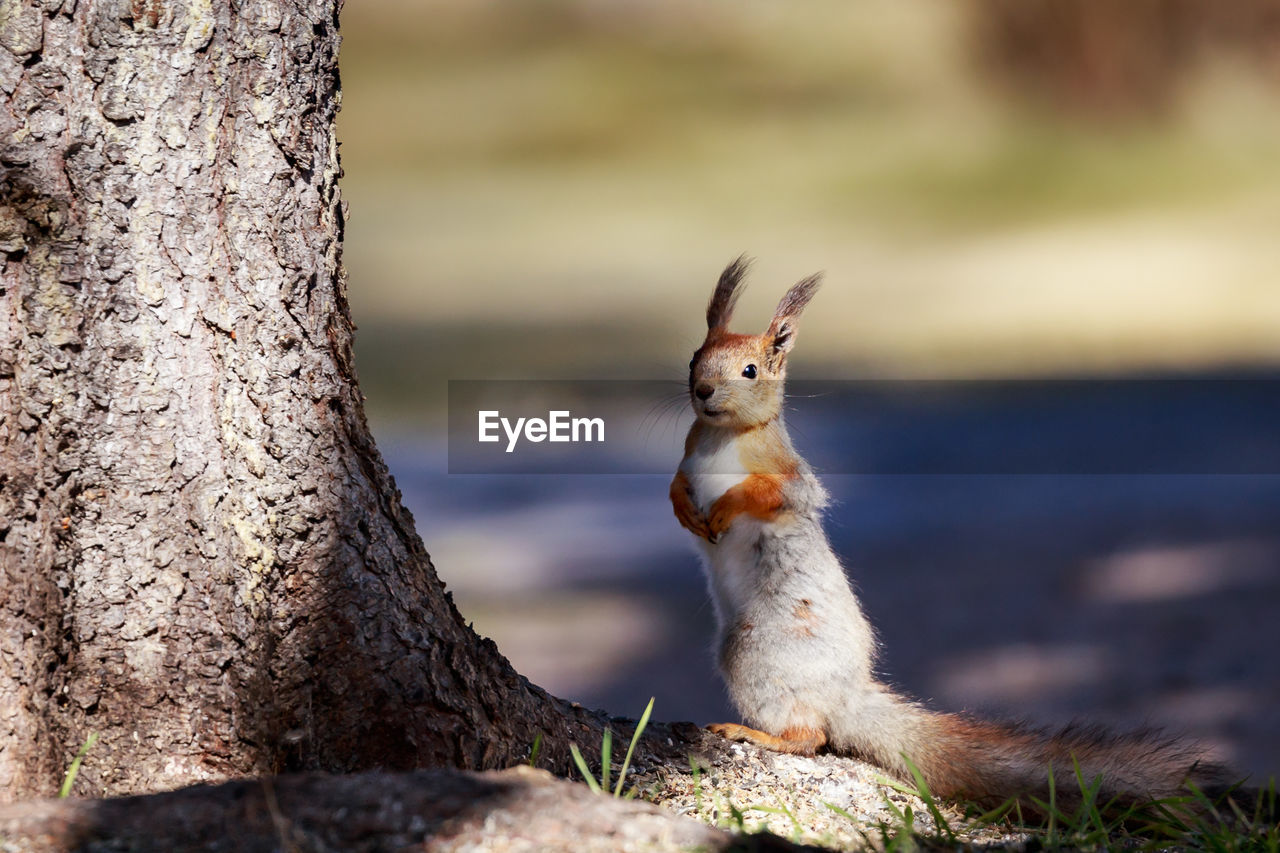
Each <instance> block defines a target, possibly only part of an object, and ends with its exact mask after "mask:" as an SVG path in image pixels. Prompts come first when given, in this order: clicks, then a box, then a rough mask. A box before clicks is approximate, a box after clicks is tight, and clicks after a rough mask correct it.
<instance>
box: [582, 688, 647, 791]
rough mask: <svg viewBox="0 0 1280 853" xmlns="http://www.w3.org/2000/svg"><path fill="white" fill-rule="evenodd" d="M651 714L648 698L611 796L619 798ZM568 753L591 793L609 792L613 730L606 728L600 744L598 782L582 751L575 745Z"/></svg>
mask: <svg viewBox="0 0 1280 853" xmlns="http://www.w3.org/2000/svg"><path fill="white" fill-rule="evenodd" d="M652 714H653V698H652V697H650V699H649V704H648V705H646V706H645V709H644V713H643V714H641V715H640V721H639V722H638V723H636V730H635V732H633V733H632V735H631V743H630V744H629V745H628V746H627V755H626V758H624V759H623V761H622V767H621V768H620V769H619V770H618V784H617V787H615V788H614V789H613V796H615V797H621V796H622V789H623V786H624V785H625V784H626V781H627V770H628V769H629V768H630V767H631V757H632V756H633V755H634V754H635V750H636V744H637V743H639V742H640V737H641V735H643V734H644V729H645V726H647V725H649V717H650V715H652ZM569 752H570V753H572V755H573V762H574V764H576V765H577V766H578V772H579V773H581V774H582V779H583V781H584V782H586V783H587V787H589V788H590V789H591V790H592V791H595V792H596V793H597V794H600V793H604V792H606V791H608V790H609V774H610V771H611V770H612V769H613V730H612V729H608V728H606V729H605V730H604V735H603V736H602V738H601V743H600V781H599V782H597V781H596V779H595V776H593V775H592V773H591V769H590V768H589V767H588V766H587V760H586V759H585V758H583V757H582V751H581V750H579V749H578V745H577V744H576V743H571V744H569ZM627 796H628V797H631V796H634V792H628V794H627Z"/></svg>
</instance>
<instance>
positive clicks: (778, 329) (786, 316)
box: [764, 273, 822, 353]
mask: <svg viewBox="0 0 1280 853" xmlns="http://www.w3.org/2000/svg"><path fill="white" fill-rule="evenodd" d="M820 284H822V273H818V274H816V275H811V276H809V277H808V278H806V279H804V280H802V281H800V282H799V283H798V284H796V285H795V286H793V287H792V288H791V289H790V290H788V291H787V293H786V295H785V296H783V297H782V300H781V301H780V302H779V303H778V309H777V310H776V311H774V312H773V322H772V323H770V324H769V331H767V332H765V335H764V336H765V339H766V340H767V341H768V342H769V347H770V348H771V349H772V350H773V351H774V352H775V353H786V352H788V351H790V349H791V347H792V346H793V345H794V344H795V341H796V322H797V321H798V320H799V319H800V312H802V311H803V310H804V306H806V305H808V304H809V300H810V299H812V298H813V295H814V294H815V293H817V292H818V286H819V285H820Z"/></svg>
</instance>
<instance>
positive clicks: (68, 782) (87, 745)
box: [58, 732, 98, 800]
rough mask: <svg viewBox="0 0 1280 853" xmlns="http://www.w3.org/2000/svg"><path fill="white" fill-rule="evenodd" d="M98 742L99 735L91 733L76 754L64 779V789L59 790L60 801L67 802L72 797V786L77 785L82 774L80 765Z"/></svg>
mask: <svg viewBox="0 0 1280 853" xmlns="http://www.w3.org/2000/svg"><path fill="white" fill-rule="evenodd" d="M97 742H98V733H97V732H89V737H88V738H87V739H86V740H85V742H84V744H83V745H82V746H81V747H80V751H79V752H77V753H76V757H75V758H73V759H72V760H71V766H70V767H68V768H67V775H66V776H64V777H62V787H61V788H59V789H58V797H59V798H60V799H64V800H65V799H66V798H67V797H69V796H71V786H72V785H74V784H75V783H76V775H77V774H78V773H79V772H80V764H81V762H83V761H84V757H85V756H86V755H87V754H88V753H89V750H90V749H92V748H93V745H94V744H95V743H97Z"/></svg>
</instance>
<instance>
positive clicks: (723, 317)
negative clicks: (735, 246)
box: [707, 255, 751, 329]
mask: <svg viewBox="0 0 1280 853" xmlns="http://www.w3.org/2000/svg"><path fill="white" fill-rule="evenodd" d="M750 266H751V259H750V258H748V257H747V256H746V255H739V256H738V259H737V260H735V261H734V262H733V263H731V264H729V266H727V267H725V268H724V272H722V273H720V280H719V281H718V282H716V289H715V291H713V292H712V294H711V301H710V302H708V303H707V328H708V329H727V328H729V318H730V317H732V316H733V306H734V305H735V304H737V302H738V295H739V294H740V293H741V292H742V277H743V276H745V275H746V274H747V269H748V268H750Z"/></svg>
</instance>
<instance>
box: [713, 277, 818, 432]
mask: <svg viewBox="0 0 1280 853" xmlns="http://www.w3.org/2000/svg"><path fill="white" fill-rule="evenodd" d="M749 265H750V261H748V260H747V258H746V257H745V256H744V257H740V258H738V259H737V260H736V261H734V262H733V263H731V264H729V266H728V267H726V268H725V271H724V272H723V273H721V274H720V281H718V282H717V283H716V289H715V291H714V292H713V293H712V294H711V301H710V302H709V303H708V304H707V339H706V340H705V341H703V342H702V346H701V347H699V348H698V351H697V352H695V353H694V354H693V360H692V361H690V362H689V396H690V399H691V400H692V401H693V411H694V413H695V414H696V415H697V416H698V420H700V421H702V422H703V423H706V424H711V425H713V426H722V427H730V428H734V429H747V428H750V427H754V426H759V425H760V424H764V423H768V422H769V421H771V420H773V419H774V418H776V417H777V416H778V413H779V412H781V411H782V399H783V380H784V379H785V378H786V375H787V353H788V352H790V351H791V347H792V346H793V345H794V344H795V339H796V323H797V321H798V320H799V319H800V312H801V311H803V310H804V306H806V305H808V304H809V300H810V299H812V298H813V295H814V294H815V293H817V292H818V284H819V283H820V282H821V280H822V276H821V275H812V276H809V277H808V278H806V279H804V280H803V281H801V282H800V283H799V284H796V285H795V286H794V287H792V288H791V289H790V290H788V291H787V293H786V295H785V296H783V297H782V301H781V302H779V303H778V308H777V310H776V311H774V313H773V320H772V322H770V323H769V328H768V329H767V330H766V331H765V333H764V334H763V335H739V334H734V333H732V332H730V331H729V319H730V317H732V315H733V306H734V303H736V302H737V301H738V295H739V294H740V293H741V292H742V279H743V276H744V275H746V272H747V267H748V266H749Z"/></svg>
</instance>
